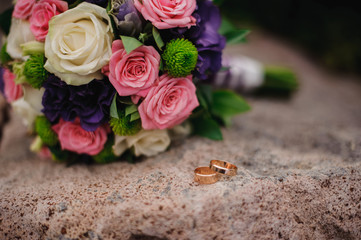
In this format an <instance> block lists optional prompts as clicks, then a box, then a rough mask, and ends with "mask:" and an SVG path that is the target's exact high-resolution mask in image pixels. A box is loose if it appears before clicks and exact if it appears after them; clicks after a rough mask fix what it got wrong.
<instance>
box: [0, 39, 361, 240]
mask: <svg viewBox="0 0 361 240" xmlns="http://www.w3.org/2000/svg"><path fill="white" fill-rule="evenodd" d="M227 51H228V53H230V54H241V53H242V54H247V55H248V56H251V57H255V58H258V59H259V60H262V61H263V62H266V63H271V64H282V65H286V66H290V67H292V68H294V69H295V71H296V72H297V74H298V76H299V78H300V81H301V87H300V90H299V92H297V93H296V94H295V95H294V97H293V98H292V99H291V100H289V101H287V100H279V99H278V100H277V99H267V98H249V101H250V103H251V105H252V106H253V111H252V112H250V113H248V114H246V115H243V116H239V117H237V118H236V119H235V121H234V125H233V127H232V128H229V129H224V130H223V133H224V138H225V139H224V141H221V142H213V141H210V140H205V139H202V138H198V137H192V138H190V139H188V140H186V141H184V142H180V143H177V144H174V145H173V146H172V148H171V149H170V150H169V151H167V152H166V153H164V154H161V155H159V156H157V157H154V158H148V159H142V160H141V161H140V162H138V163H136V164H129V163H127V162H117V163H113V164H109V165H92V166H88V165H72V166H65V165H63V164H58V163H54V162H51V161H47V160H41V159H39V158H38V157H37V156H35V155H32V154H31V153H30V152H29V151H28V150H27V149H28V145H29V142H30V140H29V139H28V138H26V137H25V134H26V130H25V128H24V127H20V126H21V123H20V120H19V119H18V118H16V117H13V120H12V121H11V123H10V125H8V126H7V127H6V129H5V133H4V139H3V142H2V147H1V152H0V164H1V165H0V166H1V167H0V196H1V198H0V239H202V240H203V239H232V240H233V239H321V240H322V239H328V240H329V239H361V107H360V102H361V86H360V85H359V83H357V82H356V81H355V79H353V77H347V76H339V75H337V74H335V73H329V72H326V71H324V70H323V69H322V68H321V67H318V66H315V65H314V64H313V63H312V62H311V61H310V60H309V59H308V58H307V57H306V56H303V55H302V54H301V53H300V52H299V51H298V50H295V49H294V48H292V47H290V46H288V45H287V44H284V43H282V42H281V41H279V40H276V39H273V38H272V37H271V36H269V35H264V34H262V33H254V34H253V35H251V38H250V41H249V44H248V45H242V46H233V47H229V48H228V50H227ZM211 159H224V160H228V161H230V162H232V163H234V164H236V165H237V166H238V167H239V173H238V175H237V176H235V177H233V178H229V179H226V178H224V179H222V180H221V181H220V182H217V183H215V184H213V185H199V184H197V183H195V182H194V181H193V170H194V169H195V168H196V167H198V166H206V165H208V163H209V160H211Z"/></svg>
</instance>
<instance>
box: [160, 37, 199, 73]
mask: <svg viewBox="0 0 361 240" xmlns="http://www.w3.org/2000/svg"><path fill="white" fill-rule="evenodd" d="M162 58H163V60H164V64H165V70H166V71H168V73H169V75H171V76H173V77H185V76H188V75H189V74H191V72H192V71H193V70H194V68H195V67H196V65H197V60H198V51H197V48H196V47H195V46H194V45H193V43H191V42H190V41H188V40H186V39H183V38H178V39H174V40H172V41H170V42H169V43H167V46H166V48H165V50H164V53H163V54H162Z"/></svg>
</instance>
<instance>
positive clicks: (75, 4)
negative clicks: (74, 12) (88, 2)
mask: <svg viewBox="0 0 361 240" xmlns="http://www.w3.org/2000/svg"><path fill="white" fill-rule="evenodd" d="M83 1H84V0H76V1H75V2H74V3H72V4H70V5H69V9H71V8H75V7H76V6H78V5H79V4H80V3H82V2H83Z"/></svg>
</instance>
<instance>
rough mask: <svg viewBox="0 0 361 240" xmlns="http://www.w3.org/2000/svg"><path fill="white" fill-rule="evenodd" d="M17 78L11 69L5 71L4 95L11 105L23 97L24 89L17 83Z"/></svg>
mask: <svg viewBox="0 0 361 240" xmlns="http://www.w3.org/2000/svg"><path fill="white" fill-rule="evenodd" d="M15 77H16V76H15V74H13V73H12V72H10V70H9V69H7V68H5V69H4V73H3V79H4V94H5V97H6V99H7V101H8V102H9V103H11V102H14V101H15V100H17V99H19V98H21V97H22V96H23V88H22V87H21V85H20V84H16V83H15V81H14V79H15Z"/></svg>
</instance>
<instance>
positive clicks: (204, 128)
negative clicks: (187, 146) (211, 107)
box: [191, 114, 223, 141]
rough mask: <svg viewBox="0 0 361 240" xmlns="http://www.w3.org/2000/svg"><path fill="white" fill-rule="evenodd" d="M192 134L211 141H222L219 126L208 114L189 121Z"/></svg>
mask: <svg viewBox="0 0 361 240" xmlns="http://www.w3.org/2000/svg"><path fill="white" fill-rule="evenodd" d="M191 122H192V125H193V133H194V134H196V135H199V136H202V137H206V138H209V139H212V140H217V141H218V140H223V136H222V132H221V129H220V126H219V124H218V123H217V122H216V121H215V120H213V119H212V118H211V117H210V116H209V115H208V114H203V115H201V116H200V117H198V118H194V119H191Z"/></svg>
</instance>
